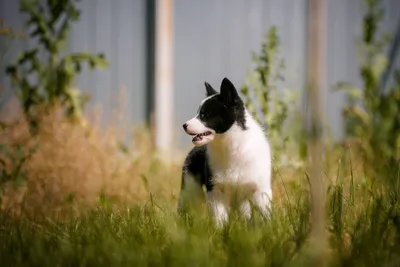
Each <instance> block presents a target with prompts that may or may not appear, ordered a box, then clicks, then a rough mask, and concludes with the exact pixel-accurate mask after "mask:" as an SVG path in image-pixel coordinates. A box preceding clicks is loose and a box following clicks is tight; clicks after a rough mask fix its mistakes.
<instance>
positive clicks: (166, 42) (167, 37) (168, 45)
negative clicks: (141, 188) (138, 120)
mask: <svg viewBox="0 0 400 267" xmlns="http://www.w3.org/2000/svg"><path fill="white" fill-rule="evenodd" d="M172 10H173V0H156V31H155V33H156V38H155V41H156V59H155V95H154V97H155V103H154V104H155V105H154V109H155V114H154V128H155V129H154V130H155V132H154V138H155V140H154V141H155V145H156V148H157V149H158V150H159V152H161V153H170V152H171V148H172V142H173V129H174V123H173V44H172V41H173V40H172V39H173V15H172Z"/></svg>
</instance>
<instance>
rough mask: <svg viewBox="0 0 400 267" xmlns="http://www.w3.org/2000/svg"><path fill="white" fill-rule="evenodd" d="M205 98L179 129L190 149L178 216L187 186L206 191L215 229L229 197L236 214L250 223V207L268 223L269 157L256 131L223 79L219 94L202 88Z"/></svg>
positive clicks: (265, 143) (264, 141)
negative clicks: (233, 200)
mask: <svg viewBox="0 0 400 267" xmlns="http://www.w3.org/2000/svg"><path fill="white" fill-rule="evenodd" d="M205 87H206V93H207V98H205V99H204V100H203V101H202V102H201V104H200V107H199V109H198V111H197V115H196V116H195V117H194V118H192V119H190V120H189V121H187V122H186V123H185V124H184V125H183V129H184V130H185V131H186V133H187V134H189V135H192V136H194V137H193V139H192V142H193V144H194V145H195V147H194V148H193V149H192V150H191V151H190V152H189V154H188V156H187V157H186V159H185V162H184V166H183V169H182V186H181V194H180V198H179V203H178V211H179V212H182V211H183V210H184V205H185V201H186V200H188V199H187V197H189V198H191V197H193V195H192V194H191V193H190V194H189V195H188V194H186V196H185V190H186V189H187V187H188V185H189V184H192V185H195V188H197V190H198V192H202V193H203V194H204V191H203V186H205V187H206V190H207V201H208V203H209V207H210V209H211V211H212V213H213V215H214V217H215V220H216V223H217V225H218V226H222V225H223V224H224V223H225V222H227V221H228V213H229V211H230V208H231V207H232V205H231V204H232V202H231V201H232V193H233V192H234V194H235V197H236V201H237V202H236V203H238V208H239V210H240V212H241V214H243V215H244V216H245V217H246V218H248V219H250V218H251V205H250V201H251V202H252V203H253V204H254V206H255V207H256V208H257V209H258V210H259V211H260V212H261V213H262V214H263V215H264V216H266V217H269V208H270V201H271V199H272V189H271V151H270V145H269V143H268V141H267V139H266V137H265V133H264V131H263V129H262V127H261V126H260V125H259V124H258V123H257V122H256V121H255V120H254V119H253V118H252V117H251V115H250V113H249V112H248V111H247V109H246V107H245V105H244V103H243V101H242V99H241V98H240V96H239V94H238V92H237V90H236V88H235V86H234V85H233V84H232V82H231V81H230V80H229V79H227V78H224V79H223V80H222V83H221V89H220V93H218V92H217V91H215V90H214V89H213V88H212V86H211V85H209V84H208V83H207V82H206V83H205Z"/></svg>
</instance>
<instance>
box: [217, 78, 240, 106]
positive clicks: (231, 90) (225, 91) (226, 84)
mask: <svg viewBox="0 0 400 267" xmlns="http://www.w3.org/2000/svg"><path fill="white" fill-rule="evenodd" d="M221 97H222V99H223V101H224V102H225V104H228V105H232V104H234V103H235V101H236V100H237V99H238V98H239V94H238V92H237V90H236V88H235V86H234V85H233V83H232V82H231V81H230V80H229V79H228V78H226V77H225V78H224V79H223V80H222V83H221Z"/></svg>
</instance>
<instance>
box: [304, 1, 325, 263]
mask: <svg viewBox="0 0 400 267" xmlns="http://www.w3.org/2000/svg"><path fill="white" fill-rule="evenodd" d="M308 5H309V21H308V36H309V38H308V63H309V65H308V82H307V84H308V86H307V89H308V92H307V98H308V101H307V103H308V104H309V116H310V117H309V119H310V124H309V129H308V151H309V155H308V174H309V177H310V183H311V236H310V239H311V242H312V254H313V256H314V257H313V260H315V263H316V265H315V266H326V264H327V261H326V259H325V257H326V251H327V234H326V229H325V192H326V190H325V186H324V181H323V162H324V160H323V154H324V153H323V143H322V139H323V125H322V120H323V116H324V100H323V86H324V79H325V58H324V56H325V49H324V48H325V43H324V39H325V29H326V27H325V18H326V17H325V11H326V3H325V0H309V4H308Z"/></svg>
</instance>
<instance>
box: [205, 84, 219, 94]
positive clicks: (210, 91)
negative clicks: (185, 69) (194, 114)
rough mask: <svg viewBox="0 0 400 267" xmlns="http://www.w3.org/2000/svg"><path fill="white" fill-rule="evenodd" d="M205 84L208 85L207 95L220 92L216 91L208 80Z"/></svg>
mask: <svg viewBox="0 0 400 267" xmlns="http://www.w3.org/2000/svg"><path fill="white" fill-rule="evenodd" d="M204 85H205V86H206V94H207V96H212V95H215V94H218V92H217V91H215V90H214V88H212V86H211V85H210V84H209V83H208V82H205V83H204Z"/></svg>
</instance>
